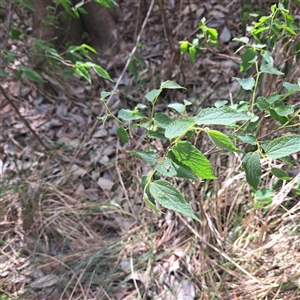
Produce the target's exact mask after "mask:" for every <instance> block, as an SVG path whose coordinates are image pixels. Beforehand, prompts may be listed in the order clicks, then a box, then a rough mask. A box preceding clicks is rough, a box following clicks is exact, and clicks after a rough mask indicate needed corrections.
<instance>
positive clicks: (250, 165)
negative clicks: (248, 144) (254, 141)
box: [242, 152, 261, 190]
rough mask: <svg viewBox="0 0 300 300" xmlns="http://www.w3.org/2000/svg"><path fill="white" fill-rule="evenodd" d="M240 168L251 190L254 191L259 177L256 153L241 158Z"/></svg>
mask: <svg viewBox="0 0 300 300" xmlns="http://www.w3.org/2000/svg"><path fill="white" fill-rule="evenodd" d="M242 166H243V169H244V171H245V173H246V179H247V182H248V183H249V185H250V186H251V187H252V188H254V189H255V190H256V189H257V187H258V184H259V181H260V177H261V165H260V156H259V154H258V153H257V152H249V153H247V154H246V155H245V157H244V158H243V161H242Z"/></svg>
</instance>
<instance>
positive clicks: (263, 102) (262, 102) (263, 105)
mask: <svg viewBox="0 0 300 300" xmlns="http://www.w3.org/2000/svg"><path fill="white" fill-rule="evenodd" d="M256 105H257V107H258V108H259V109H260V110H265V109H267V108H268V107H270V106H271V104H270V103H269V102H268V101H267V99H266V98H265V97H262V96H260V97H258V98H257V99H256Z"/></svg>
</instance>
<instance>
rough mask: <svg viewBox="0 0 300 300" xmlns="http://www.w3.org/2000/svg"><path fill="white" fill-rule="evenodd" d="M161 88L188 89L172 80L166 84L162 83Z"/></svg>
mask: <svg viewBox="0 0 300 300" xmlns="http://www.w3.org/2000/svg"><path fill="white" fill-rule="evenodd" d="M160 88H161V89H185V90H186V88H184V87H183V86H181V85H179V84H178V83H176V82H175V81H171V80H167V81H165V82H162V84H161V85H160Z"/></svg>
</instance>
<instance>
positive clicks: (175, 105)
mask: <svg viewBox="0 0 300 300" xmlns="http://www.w3.org/2000/svg"><path fill="white" fill-rule="evenodd" d="M168 107H171V108H173V109H175V110H176V111H177V112H178V113H183V112H184V111H185V105H183V104H181V103H171V104H169V105H168Z"/></svg>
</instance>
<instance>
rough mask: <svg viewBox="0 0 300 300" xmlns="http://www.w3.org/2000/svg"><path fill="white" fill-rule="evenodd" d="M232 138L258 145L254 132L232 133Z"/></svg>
mask: <svg viewBox="0 0 300 300" xmlns="http://www.w3.org/2000/svg"><path fill="white" fill-rule="evenodd" d="M229 136H230V137H232V138H235V139H238V140H240V141H242V142H244V143H247V144H250V145H253V146H254V145H256V139H255V137H254V135H253V134H251V133H246V134H230V135H229Z"/></svg>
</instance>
